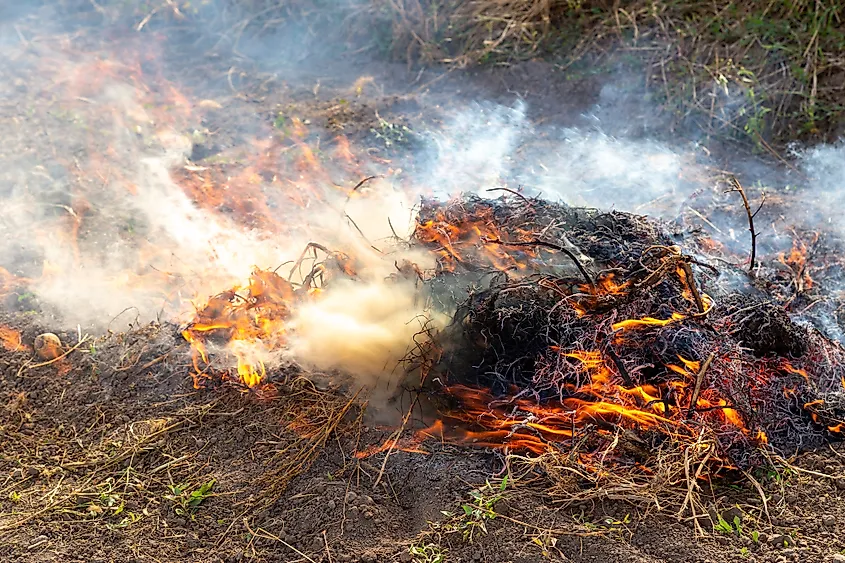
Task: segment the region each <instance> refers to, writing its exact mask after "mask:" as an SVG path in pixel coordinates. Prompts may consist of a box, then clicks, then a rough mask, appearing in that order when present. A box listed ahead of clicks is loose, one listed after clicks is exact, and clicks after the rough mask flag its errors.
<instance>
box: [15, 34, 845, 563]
mask: <svg viewBox="0 0 845 563" xmlns="http://www.w3.org/2000/svg"><path fill="white" fill-rule="evenodd" d="M91 40H94V39H91ZM30 55H31V56H32V57H34V59H30V60H35V59H37V58H38V57H40V56H42V55H41V54H39V53H35V54H34V55H33V54H32V53H30ZM22 56H24V58H25V55H22ZM180 56H182V57H184V55H183V54H182V53H181V52H180ZM174 59H177V57H176V55H175V54H174V53H169V58H168V64H167V65H166V71H165V74H167V76H168V77H169V78H170V79H173V80H176V79H177V77H178V78H179V80H181V81H182V82H183V83H187V84H190V85H191V87H192V88H193V89H194V91H201V92H202V98H205V99H212V98H213V99H214V100H215V101H216V102H217V103H218V104H219V106H220V108H219V109H215V108H212V109H211V110H209V111H208V112H206V114H205V116H204V118H203V119H204V121H203V123H201V124H200V125H201V126H202V127H204V128H205V129H207V130H209V131H213V132H214V135H212V136H206V137H203V138H202V139H197V138H195V142H194V147H193V154H192V160H196V161H197V162H202V161H203V160H204V159H207V158H211V157H213V156H214V155H216V154H221V153H225V152H226V151H229V150H231V149H232V147H239V146H241V145H242V144H244V143H246V142H248V141H249V140H251V139H253V138H254V136H255V135H256V131H262V130H264V129H265V128H268V127H271V126H272V124H273V122H274V120H275V119H276V117H277V116H278V114H279V111H282V112H283V113H284V114H285V115H288V116H296V117H298V118H299V119H301V120H307V121H308V122H310V129H311V131H314V132H315V133H314V134H315V135H316V136H318V137H319V136H324V137H326V138H330V137H331V136H332V135H336V134H337V132H343V133H344V134H346V135H347V136H348V137H349V138H350V139H352V140H353V141H354V142H355V143H357V144H358V146H364V147H367V148H369V149H371V153H372V154H376V155H379V156H381V157H383V158H385V159H390V158H396V155H398V154H400V152H401V151H403V150H406V149H405V148H403V147H404V143H405V141H406V139H405V138H404V137H402V136H401V135H400V136H398V137H390V135H393V134H394V133H395V132H396V131H399V132H400V133H401V132H402V131H404V129H402V126H407V127H409V128H417V127H423V126H425V127H436V126H437V123H438V121H439V120H441V119H443V117H444V116H445V115H448V113H449V112H450V111H451V108H450V107H449V105H448V104H449V103H450V102H451V101H455V100H461V99H464V100H466V99H476V98H483V99H488V100H494V101H495V100H496V99H501V100H512V99H513V95H514V94H517V95H519V96H522V97H524V98H525V99H526V100H528V101H529V102H530V104H531V106H530V107H531V108H532V109H531V112H532V114H531V118H532V120H533V121H534V122H535V123H537V122H542V121H545V122H548V121H553V122H555V123H558V124H562V125H569V124H573V123H575V122H579V120H580V119H581V118H580V117H578V116H579V114H580V112H582V111H585V110H588V109H590V108H592V107H593V106H594V104H595V103H596V102H597V101H599V99H600V97H601V93H602V87H601V84H600V83H599V82H598V81H597V80H596V79H595V78H584V79H581V80H569V79H567V75H566V74H564V73H561V72H558V71H556V69H555V68H554V66H553V65H547V64H546V63H543V62H537V61H535V62H526V63H522V64H518V65H514V66H512V67H510V68H508V69H496V70H482V71H468V72H466V73H461V72H458V71H454V72H451V73H448V74H446V75H440V74H436V73H433V72H424V73H420V74H418V73H416V72H411V71H409V70H408V69H407V68H406V67H405V66H404V65H396V66H391V65H385V64H383V63H372V62H367V63H363V64H361V65H351V64H349V62H348V61H345V62H343V63H342V64H340V65H339V68H337V67H335V68H329V67H326V68H323V69H322V70H319V71H318V70H309V71H308V72H307V73H306V74H307V75H308V76H303V75H302V74H298V75H297V76H296V79H295V80H291V81H287V80H285V79H284V76H285V74H284V72H283V70H278V69H277V70H276V71H272V72H271V71H268V70H266V69H263V68H261V67H260V65H249V64H244V65H243V67H244V68H243V69H239V70H238V71H236V72H235V73H234V75H235V76H236V80H237V82H234V83H232V84H231V87H230V84H229V80H231V77H232V75H233V73H232V72H231V70H230V69H231V68H232V67H231V64H232V63H231V61H229V60H223V61H221V60H219V57H213V58H209V59H208V60H200V59H196V58H187V60H185V59H183V60H182V61H181V63H180V62H179V61H178V60H174ZM247 67H248V68H247ZM341 69H344V70H341ZM29 72H30V71H28V70H26V69H25V68H24V69H22V67H15V73H16V74H17V75H16V79H18V80H21V81H22V82H18V83H16V84H17V86H16V87H17V88H18V89H19V93H20V95H21V96H22V97H26V98H27V100H28V101H29V102H30V104H31V106H32V107H34V108H35V109H34V111H35V113H36V115H37V116H38V117H37V118H35V119H32V120H31V121H30V122H29V125H28V124H27V123H28V122H27V120H26V119H23V118H21V114H20V109H19V106H18V105H17V102H19V101H20V100H21V99H22V98H18V99H17V100H15V99H8V98H7V99H4V102H5V104H4V106H3V109H2V111H3V112H4V117H5V118H11V117H19V118H20V119H19V123H20V125H19V129H18V131H19V132H20V134H21V137H22V138H23V137H26V138H27V139H28V141H27V142H29V143H31V144H32V146H34V147H36V148H38V149H39V150H43V151H45V152H43V153H39V152H38V151H33V152H32V153H28V155H29V156H28V158H31V159H33V160H32V162H31V163H30V164H40V163H39V162H38V161H39V154H47V152H46V151H47V149H46V148H45V147H46V146H48V145H49V144H50V143H55V142H57V140H58V142H59V143H61V142H67V143H70V144H73V138H74V137H73V134H72V133H69V131H70V129H69V127H70V126H68V125H67V124H64V125H62V123H64V122H65V121H67V119H65V117H66V116H65V117H62V118H60V117H59V116H57V115H56V113H55V112H52V113H51V106H50V104H52V103H54V100H50V99H49V98H47V97H44V96H33V95H32V94H31V92H33V91H36V92H41V93H42V94H43V93H44V92H46V91H47V89H45V88H44V87H43V85H39V84H37V79H34V78H31V77H32V75H31V74H29ZM361 76H371V77H372V80H365V81H363V82H359V81H358V79H359V78H360V77H361ZM441 76H442V77H441ZM317 84H319V85H320V86H319V88H317ZM397 84H399V85H402V86H401V87H400V86H396V85H397ZM14 85H15V83H13V84H12V86H14ZM388 85H389V86H388ZM626 103H627V102H626ZM632 103H633V102H632ZM572 116H575V117H572ZM51 118H52V120H51ZM39 119H40V121H39ZM384 122H387V123H389V124H394V126H395V127H393V128H389V129H390V131H385V130H384V127H383V123H384ZM32 123H37V125H38V126H37V127H34V126H32ZM31 126H32V127H31ZM36 129H37V130H38V132H36ZM44 131H46V134H45V133H44ZM385 138H387V139H388V140H390V139H393V140H394V141H395V142H393V143H386V142H385ZM65 140H66V141H65ZM397 144H398V145H399V146H398V148H397ZM61 150H62V149H61V147H60V152H61ZM66 150H69V151H71V152H73V151H74V150H76V151H80V150H83V149H80V148H79V147H71V148H70V149H66ZM9 154H10V153H9V152H6V154H5V155H4V162H6V163H10V162H11V163H14V164H16V165H19V164H20V162H21V161H20V160H15V159H11V158H10V157H9V156H8V155H9ZM47 160H49V159H47V158H44V161H47ZM6 309H7V310H8V311H7V312H6V313H4V315H3V318H2V319H0V320H2V324H3V325H6V326H9V327H12V328H14V329H17V330H19V331H21V333H22V335H23V337H22V343H23V345H29V346H31V345H32V343H33V341H34V338H35V336H36V335H38V334H39V333H41V332H43V331H45V330H50V331H54V332H58V334H59V335H60V337H61V338H62V340H63V343H64V344H65V346H66V348H71V347H75V346H76V345H77V344H79V345H78V346H76V347H75V348H74V349H73V351H72V352H70V353H69V354H68V355H67V356H66V357H64V358H62V359H60V360H59V361H57V362H53V363H51V364H49V365H38V363H37V362H39V360H37V359H33V358H32V353H31V352H30V351H26V350H19V351H9V350H6V351H2V352H0V374H2V375H0V560H2V561H27V562H29V561H31V562H50V563H58V562H65V561H67V562H73V561H78V562H83V561H84V562H97V561H100V562H105V561H110V562H112V561H114V562H118V561H119V562H124V561H125V562H131V561H137V562H162V563H164V562H174V563H175V562H180V563H182V562H216V561H226V562H234V561H256V562H271V561H286V562H294V561H311V562H314V561H321V562H328V563H331V562H337V561H360V562H370V561H371V562H376V561H378V562H381V561H385V562H393V561H405V562H407V561H416V562H424V561H426V562H431V563H435V562H437V561H454V562H460V561H467V562H469V561H485V562H502V563H504V562H514V563H516V562H539V561H547V560H548V561H583V562H590V561H593V562H603V561H631V562H634V561H636V562H659V561H666V562H688V561H700V562H704V561H710V562H714V563H715V562H718V561H729V560H730V561H733V560H747V561H759V562H773V563H775V562H776V563H780V562H783V561H819V562H828V561H840V560H845V556H843V554H845V541H843V540H842V536H841V529H842V526H845V478H843V477H842V475H843V460H845V449H843V448H841V447H840V446H839V445H836V446H831V447H830V448H827V449H823V450H821V451H819V452H811V453H804V454H801V455H799V456H798V457H796V458H795V459H794V460H793V464H794V465H792V466H789V467H787V466H779V467H776V468H772V470H771V471H768V472H766V471H763V472H760V473H758V474H757V479H758V480H759V482H760V483H761V488H762V492H763V494H764V495H765V502H764V501H763V500H762V498H761V491H758V490H757V489H756V488H755V487H754V486H753V485H751V484H749V482H748V481H747V480H744V479H735V480H726V479H720V480H714V481H713V482H712V483H706V482H703V483H702V489H703V493H702V495H703V498H704V499H705V501H706V504H707V505H708V506H709V508H710V512H711V513H712V514H714V515H715V514H721V515H722V516H723V517H724V518H725V519H726V520H727V521H730V522H733V521H734V520H733V519H734V517H738V518H739V521H740V522H741V528H742V531H741V533H724V532H718V531H714V530H713V525H712V524H711V523H710V522H709V520H710V518H709V517H706V518H703V519H701V520H699V521H700V522H702V523H705V522H706V525H705V526H704V528H705V530H706V532H707V533H706V534H705V535H703V536H702V535H699V534H696V531H695V529H694V525H693V524H694V523H693V519H692V518H690V517H689V515H688V514H684V515H682V516H677V515H676V510H677V507H676V506H672V505H667V506H663V505H661V504H659V503H658V502H656V501H657V500H658V499H653V500H651V501H645V500H644V501H641V502H639V503H631V502H627V501H624V500H618V499H614V498H612V496H609V497H607V498H599V499H598V500H593V501H589V502H581V503H569V504H563V503H561V502H560V501H559V497H555V496H551V495H549V494H548V492H547V491H548V489H549V485H550V483H549V476H548V475H545V474H543V473H542V472H541V471H539V470H538V471H524V470H523V471H517V470H515V469H513V466H512V463H513V460H509V459H507V458H506V457H505V456H503V455H502V454H501V453H499V452H491V451H484V450H476V449H471V448H458V447H453V446H449V445H437V444H427V445H426V449H427V450H429V452H430V453H429V454H428V455H424V454H419V453H406V452H393V453H392V454H391V455H390V456H389V458H388V459H387V460H386V461H385V454H383V453H382V454H378V455H376V456H373V457H369V458H364V459H357V458H356V457H355V456H354V453H355V452H356V451H359V450H362V449H364V448H365V447H366V446H369V445H377V444H380V443H382V442H383V441H384V440H385V439H386V438H388V437H389V436H390V435H391V433H392V431H393V428H392V427H388V428H385V427H382V426H379V425H378V424H376V422H375V421H377V420H384V419H385V418H388V419H390V418H394V419H395V418H396V417H397V413H400V412H401V411H402V409H403V405H402V404H401V401H397V404H393V405H387V406H385V405H373V406H367V407H365V406H362V405H361V404H360V401H359V400H357V399H355V398H353V397H350V396H349V394H348V392H347V391H346V390H345V389H343V388H336V387H333V386H331V385H327V384H325V383H312V382H311V381H309V380H308V379H306V378H303V377H301V376H299V375H298V374H297V373H295V372H284V371H276V372H273V373H272V374H271V379H272V381H273V383H272V385H271V386H270V387H268V388H265V389H263V390H262V391H261V392H255V391H250V392H245V391H244V390H242V389H240V388H238V387H236V386H234V385H229V384H223V385H215V386H213V388H209V389H203V390H196V389H194V387H193V385H192V380H191V377H190V372H191V370H192V367H191V363H190V357H189V354H188V350H187V344H186V343H185V342H184V341H183V340H182V338H181V336H180V335H179V332H178V329H177V327H176V326H174V325H171V324H167V323H162V324H155V323H154V324H150V325H145V326H137V325H135V326H131V327H128V328H127V327H125V323H124V324H123V325H121V324H120V323H117V324H116V325H115V327H114V328H113V330H114V331H115V332H113V333H111V334H109V335H107V336H104V337H101V338H97V339H90V340H86V341H84V342H80V336H81V333H77V332H75V331H71V332H61V331H58V330H57V329H56V326H58V324H57V323H53V322H51V321H50V320H49V311H40V306H39V304H38V302H37V300H36V299H35V298H33V297H32V296H31V295H30V294H28V293H27V292H25V291H23V290H18V291H17V293H13V294H12V296H11V297H10V298H9V299H8V300H7V303H6ZM118 327H121V328H118ZM124 328H125V329H126V330H123V329H124ZM509 469H511V470H512V472H509ZM506 474H507V475H510V476H509V478H508V480H507V482H506V486H505V487H504V489H503V491H499V484H500V483H501V482H502V479H501V478H502V476H503V475H506ZM212 482H213V485H212V486H211V488H210V489H209V490H208V491H206V492H207V495H203V494H201V492H200V491H201V487H202V485H204V484H209V483H212ZM488 482H489V483H492V485H491V486H489V487H486V488H485V484H486V483H488ZM569 486H570V487H572V488H573V490H577V489H578V486H579V484H578V483H577V482H573V483H572V484H570V485H569ZM677 486H678V487H679V491H682V489H681V487H683V486H684V485H683V484H682V483H678V484H677ZM479 489H481V490H482V492H481V495H482V498H483V499H485V500H484V502H487V501H489V503H490V505H489V506H490V507H491V512H486V513H485V514H487V517H486V518H484V519H483V520H482V521H483V523H484V524H485V526H486V531H484V530H480V529H476V528H474V527H472V526H469V527H468V526H467V525H466V524H465V523H466V521H467V520H466V519H462V518H461V515H462V514H463V509H462V505H464V504H467V503H472V502H473V500H472V499H473V497H472V496H471V492H472V491H477V490H479ZM192 493H194V496H191V495H192ZM492 513H495V517H491V516H492ZM470 530H473V533H472V537H471V538H469V537H465V535H466V534H465V532H466V533H467V534H468V532H469V531H470ZM411 546H414V547H415V552H414V554H413V555H412V554H411V552H409V548H411ZM423 553H427V554H428V555H423ZM438 553H440V554H442V556H443V557H444V559H437V554H438Z"/></svg>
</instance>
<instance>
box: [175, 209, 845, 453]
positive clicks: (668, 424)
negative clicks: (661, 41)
mask: <svg viewBox="0 0 845 563" xmlns="http://www.w3.org/2000/svg"><path fill="white" fill-rule="evenodd" d="M687 238H689V240H686V239H687ZM682 239H683V242H684V244H685V246H686V247H688V248H691V249H693V250H696V252H698V249H697V246H696V242H695V240H693V239H691V238H690V237H686V236H684V235H683V234H682V233H680V232H670V231H669V230H668V229H667V227H666V226H661V225H658V224H656V223H654V222H651V221H648V220H646V219H645V218H642V217H638V216H634V215H630V214H626V213H621V212H610V213H600V212H597V211H594V210H585V209H576V208H569V207H566V206H564V205H559V204H553V203H549V202H546V201H543V200H537V199H532V200H528V199H525V198H522V197H521V196H519V197H507V198H502V199H499V200H495V201H493V200H483V199H478V198H473V197H465V198H461V199H457V200H453V201H450V202H445V203H444V202H440V201H424V202H423V205H422V208H421V210H420V213H419V217H418V222H417V227H416V230H415V232H414V235H413V237H412V239H411V241H410V246H411V247H412V248H417V249H420V248H422V249H425V250H426V251H427V252H429V253H433V254H434V255H435V256H436V257H437V260H436V266H435V267H434V268H433V269H432V270H425V271H424V270H422V269H421V268H419V267H416V266H415V265H413V264H408V263H404V264H402V265H401V266H400V265H399V264H398V263H397V266H396V267H397V270H398V272H397V274H396V276H395V277H396V278H397V279H407V278H408V277H412V278H415V279H416V280H417V283H418V285H419V286H420V291H421V292H424V294H425V297H426V298H427V299H428V302H429V303H430V305H429V307H430V309H431V310H432V311H436V312H447V313H449V314H451V315H452V317H453V321H452V323H451V324H450V325H449V326H448V327H445V328H443V329H442V330H434V329H430V330H425V331H421V334H423V335H424V336H425V337H426V338H422V339H418V340H417V342H419V343H421V344H419V345H417V346H415V347H414V352H413V354H411V355H409V356H408V358H407V359H409V360H412V361H410V362H409V363H411V364H413V366H412V367H413V368H415V369H416V370H417V371H418V372H421V377H422V380H423V387H422V388H423V390H424V391H425V393H426V395H427V396H428V397H429V398H430V399H431V400H432V402H433V403H434V404H435V405H436V406H437V410H438V411H439V416H438V417H437V420H436V422H435V423H434V424H433V425H431V426H430V427H428V428H426V429H423V430H420V431H418V432H417V433H416V434H415V435H414V436H412V437H410V438H408V439H406V440H405V441H403V442H399V443H397V442H395V441H393V442H390V443H388V444H385V445H383V446H382V447H379V448H375V449H373V450H370V451H366V452H362V454H361V455H369V454H371V453H373V452H375V451H382V450H384V449H387V448H393V447H399V448H404V449H411V450H416V449H418V447H419V444H420V443H421V442H422V441H423V440H425V439H426V438H428V437H437V438H445V439H446V440H449V441H453V442H456V443H467V444H474V445H476V446H490V447H499V448H508V449H509V450H511V451H530V452H534V453H542V452H545V451H548V450H549V449H562V450H565V451H576V450H577V452H579V453H581V454H583V455H589V453H590V452H595V451H599V450H602V451H607V446H608V444H611V443H612V444H614V446H615V445H618V444H620V443H622V444H624V445H625V447H624V448H618V451H616V453H615V454H614V455H615V456H616V458H617V459H616V461H618V462H620V463H631V464H643V463H645V462H646V461H647V460H648V458H649V456H650V455H651V453H652V452H654V451H655V450H657V449H659V448H661V447H662V446H663V445H664V444H667V443H672V444H677V443H680V444H685V445H686V446H690V445H692V444H696V443H699V444H700V443H701V440H702V438H703V437H704V438H706V439H707V440H708V442H709V443H710V444H712V445H713V454H712V459H713V460H714V461H716V462H717V463H718V464H720V465H721V466H722V467H740V468H745V467H748V466H753V465H755V464H758V463H760V462H761V461H762V456H763V455H765V451H766V449H767V448H766V447H764V446H766V445H767V444H768V445H769V446H771V447H773V448H774V449H775V450H776V451H779V452H784V453H788V452H792V451H794V450H796V449H799V448H806V447H813V446H818V445H820V444H822V443H824V441H826V440H829V439H832V438H835V437H838V436H839V435H840V434H841V432H842V430H843V429H845V380H843V377H842V366H843V365H845V352H843V350H842V348H841V347H840V346H838V345H837V344H835V343H833V342H831V341H829V340H827V339H826V338H824V337H823V336H822V335H820V334H819V333H817V332H816V331H815V330H812V329H810V328H806V327H802V326H798V325H796V324H795V323H794V322H793V321H792V320H791V319H790V318H789V316H788V315H787V313H786V312H785V311H784V310H783V308H782V307H780V306H778V305H776V304H775V303H773V302H772V301H770V300H769V299H767V298H766V296H765V295H763V294H761V293H748V292H745V293H731V292H729V291H722V290H720V283H719V280H720V278H719V271H718V270H717V269H716V268H714V267H712V266H709V265H707V264H706V263H704V262H703V261H701V260H699V259H696V258H694V257H693V256H690V255H687V254H684V253H683V252H682V251H681V249H680V247H679V246H677V244H676V243H679V242H681V241H682ZM310 249H311V250H314V251H315V253H316V251H320V252H322V254H323V255H324V256H325V260H323V261H319V262H317V263H315V265H314V267H313V268H312V269H311V270H310V272H308V273H306V275H304V277H301V279H300V281H299V282H297V283H291V282H290V281H288V280H286V279H283V278H282V277H280V276H279V275H278V274H276V273H273V272H262V271H258V272H255V273H254V275H253V277H252V279H251V281H250V283H249V286H248V287H247V288H245V289H244V290H243V291H237V290H236V291H232V292H228V293H225V294H221V295H219V296H217V297H215V298H213V299H212V300H211V301H210V302H209V303H208V304H207V305H206V307H205V308H203V309H202V310H200V311H199V312H198V314H197V317H196V319H195V321H194V322H193V323H192V324H190V325H189V326H188V327H187V328H186V329H185V330H184V332H183V334H184V336H185V338H186V339H188V340H189V341H190V342H191V343H192V344H193V347H194V350H195V353H196V355H197V357H196V358H195V359H197V360H203V361H204V362H206V363H207V362H208V356H207V350H206V343H208V342H212V341H214V340H215V339H217V341H218V342H230V343H231V342H232V341H261V342H262V343H263V345H264V346H266V347H268V349H276V348H280V347H284V346H285V338H286V335H287V330H286V326H285V322H286V318H287V317H288V316H289V315H290V311H291V310H292V309H294V308H296V307H297V306H298V304H299V303H301V302H302V301H303V300H305V299H320V295H319V293H320V292H323V291H326V292H330V291H331V290H332V283H331V281H330V280H331V278H332V276H334V277H335V278H336V277H337V276H338V275H340V276H343V277H346V278H349V279H351V278H353V277H354V270H353V269H352V266H351V260H350V258H349V257H348V256H347V255H345V254H343V253H339V252H332V251H329V250H328V249H327V248H324V247H321V246H319V245H312V246H311V247H310ZM703 259H704V258H702V260H703ZM301 262H302V260H300V261H298V262H297V263H296V264H295V267H294V269H293V271H296V270H297V269H298V268H299V267H300V266H301ZM293 271H292V272H291V276H293ZM318 278H320V279H321V280H322V282H321V283H320V284H317V283H316V282H315V280H317V279H318ZM290 279H292V278H290ZM699 284H701V285H699ZM700 287H701V288H706V289H707V293H705V292H704V291H702V289H700ZM229 349H230V350H232V348H231V347H230V348H229ZM326 353H329V354H330V353H331V351H326ZM236 355H237V354H236ZM238 366H239V367H238V372H239V376H240V379H241V381H242V382H243V383H245V384H247V385H249V386H254V385H257V384H258V383H260V382H261V381H262V380H263V379H264V378H265V368H264V366H263V364H262V363H260V362H257V363H256V362H254V361H252V360H250V359H249V358H248V357H247V356H246V355H238ZM196 367H197V374H198V375H199V376H202V375H204V374H207V373H206V372H207V369H206V368H204V367H202V366H200V365H199V363H197V365H196ZM201 380H202V378H201V377H199V378H198V382H201Z"/></svg>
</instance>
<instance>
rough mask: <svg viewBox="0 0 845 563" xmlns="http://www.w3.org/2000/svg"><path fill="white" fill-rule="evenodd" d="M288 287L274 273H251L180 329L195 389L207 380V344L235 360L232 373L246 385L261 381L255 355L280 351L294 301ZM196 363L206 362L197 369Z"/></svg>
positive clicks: (263, 375)
mask: <svg viewBox="0 0 845 563" xmlns="http://www.w3.org/2000/svg"><path fill="white" fill-rule="evenodd" d="M298 298H299V297H298V294H297V292H296V291H295V290H294V287H293V285H292V284H291V283H290V282H288V281H287V280H285V279H284V278H282V277H281V276H279V275H278V274H276V273H275V272H270V271H262V270H256V271H254V272H253V273H252V276H251V277H250V279H249V284H248V285H247V286H246V287H237V288H234V289H232V290H230V291H227V292H224V293H221V294H219V295H217V296H215V297H213V298H211V299H210V300H209V301H208V303H206V304H205V306H204V307H202V308H200V309H198V310H197V313H196V316H195V318H194V320H193V321H192V322H191V323H190V324H188V325H187V326H186V327H185V328H184V329H183V330H182V336H183V337H184V338H185V340H187V341H188V342H189V343H190V344H191V349H192V356H193V361H194V385H195V386H197V387H198V386H199V385H200V381H201V380H202V378H203V377H207V376H206V373H207V368H208V364H209V355H208V348H209V343H212V345H214V344H213V343H214V342H215V340H216V341H217V342H221V341H222V346H223V347H224V348H225V349H226V351H227V352H228V353H230V354H232V355H234V356H235V358H236V360H237V373H238V376H239V379H240V381H241V382H242V383H243V384H244V385H246V386H247V387H255V386H257V385H259V384H260V383H261V382H262V381H263V380H264V379H265V378H266V374H267V372H266V368H265V365H264V360H263V359H262V358H261V357H260V351H264V352H267V353H269V352H271V351H272V350H278V349H281V348H282V347H284V344H285V335H286V321H287V319H288V317H289V316H290V307H291V306H292V305H293V303H294V301H295V300H296V299H298ZM200 362H202V363H204V364H206V367H205V368H201V367H200Z"/></svg>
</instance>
